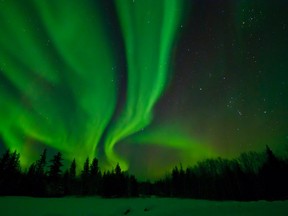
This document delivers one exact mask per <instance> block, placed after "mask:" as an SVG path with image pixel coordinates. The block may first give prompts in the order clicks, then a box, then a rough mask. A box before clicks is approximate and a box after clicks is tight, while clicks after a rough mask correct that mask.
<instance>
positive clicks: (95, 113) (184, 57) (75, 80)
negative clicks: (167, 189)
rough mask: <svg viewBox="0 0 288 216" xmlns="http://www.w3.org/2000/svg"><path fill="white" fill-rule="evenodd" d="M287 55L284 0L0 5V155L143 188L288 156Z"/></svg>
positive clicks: (27, 0)
mask: <svg viewBox="0 0 288 216" xmlns="http://www.w3.org/2000/svg"><path fill="white" fill-rule="evenodd" d="M287 50H288V1H286V0H275V1H271V0H234V1H233V0H191V1H188V0H115V1H112V0H111V1H110V0H109V1H105V0H103V1H100V0H99V1H97V0H75V1H69V3H68V1H64V0H63V1H59V0H50V1H40V0H15V1H11V0H1V1H0V153H3V151H4V149H5V148H10V149H11V150H17V151H19V152H20V153H21V162H22V164H23V166H26V167H27V166H29V165H30V164H31V163H32V162H33V161H34V160H35V159H37V158H38V157H39V154H40V153H41V152H42V151H43V149H44V148H45V147H47V148H48V151H50V152H56V151H61V152H62V153H63V155H64V158H65V159H66V160H67V162H69V161H71V160H72V159H73V158H76V160H77V161H78V163H82V162H83V161H84V160H85V159H86V157H87V156H89V157H90V158H92V157H98V158H99V159H100V164H101V166H102V168H103V169H108V168H109V169H110V168H111V167H112V166H115V164H116V163H117V162H119V163H120V165H121V167H122V168H123V169H124V170H129V172H131V173H133V174H136V175H137V176H138V177H141V178H155V177H160V176H163V175H164V174H165V173H166V172H167V171H169V170H170V169H171V168H172V167H173V166H175V165H178V164H180V163H181V164H183V166H187V165H193V164H195V163H197V162H198V161H199V160H203V159H206V158H211V157H218V156H221V157H225V158H233V157H237V156H238V155H239V154H240V153H242V152H247V151H263V150H264V148H265V146H266V145H269V146H270V147H271V148H272V150H274V151H275V152H276V153H277V154H280V155H283V156H284V155H288V53H287ZM81 166H82V165H81ZM80 168H81V167H80Z"/></svg>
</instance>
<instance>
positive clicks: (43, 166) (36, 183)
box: [0, 146, 288, 201]
mask: <svg viewBox="0 0 288 216" xmlns="http://www.w3.org/2000/svg"><path fill="white" fill-rule="evenodd" d="M77 166H78V164H77V163H76V161H75V160H73V161H72V163H71V164H70V166H69V167H68V169H66V170H65V171H63V158H62V154H61V153H60V152H58V153H57V154H55V155H54V156H53V158H51V159H50V160H48V159H47V150H46V149H45V150H44V151H43V152H42V154H41V155H40V157H39V159H38V160H37V161H35V162H34V163H32V164H31V165H30V167H29V168H28V169H27V170H25V171H24V170H23V169H22V168H21V166H20V154H19V153H17V152H16V151H14V152H11V151H9V150H7V151H6V152H5V153H4V154H3V155H2V156H1V157H0V195H2V196H3V195H4V196H8V195H9V196H10V195H14V196H15V195H16V196H34V197H62V196H70V195H76V196H92V195H100V196H102V197H138V196H151V195H156V196H163V197H181V198H193V199H211V200H243V201H247V200H260V199H265V200H279V199H287V198H288V173H287V172H288V160H287V159H281V158H279V157H277V156H275V154H274V153H273V152H272V150H271V149H270V148H269V147H268V146H267V147H266V150H265V152H263V153H256V152H249V153H243V154H241V155H240V157H238V158H237V159H233V160H227V159H222V158H217V159H208V160H205V161H202V162H199V163H197V165H195V166H193V167H189V168H186V169H183V167H182V166H181V165H180V166H178V167H177V166H176V167H175V168H174V169H173V170H172V171H171V173H170V174H168V175H167V176H166V177H165V178H163V179H161V180H158V181H156V182H153V183H151V182H148V181H147V182H139V181H137V179H136V178H135V176H133V175H129V174H128V173H127V172H123V171H122V170H121V167H120V166H119V164H117V165H116V167H115V168H114V169H113V170H111V171H105V172H102V171H101V170H100V168H99V165H98V159H97V158H94V159H93V160H92V161H90V160H89V158H87V159H86V161H85V163H84V164H83V165H80V166H81V167H82V171H81V173H80V174H79V175H77V173H76V168H77Z"/></svg>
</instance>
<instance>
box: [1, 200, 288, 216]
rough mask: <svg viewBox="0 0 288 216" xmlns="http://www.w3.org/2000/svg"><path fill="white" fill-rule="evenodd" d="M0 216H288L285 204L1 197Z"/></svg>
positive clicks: (281, 202) (285, 202)
mask: <svg viewBox="0 0 288 216" xmlns="http://www.w3.org/2000/svg"><path fill="white" fill-rule="evenodd" d="M0 215H1V216H2V215H3V216H10V215H13V216H15V215H29V216H30V215H31V216H32V215H37V216H39V215H44V216H62V215H63V216H64V215H67V216H68V215H69V216H73V215H75V216H76V215H88V216H105V215H109V216H114V215H137V216H142V215H145V216H153V215H159V216H160V215H161V216H162V215H163V216H169V215H177V216H178V215H179V216H186V215H189V216H191V215H197V216H198V215H209V216H211V215H213V216H215V215H221V216H223V215H243V216H244V215H245V216H248V215H253V216H257V215H261V216H263V215H273V216H278V215H288V201H275V202H267V201H257V202H234V201H228V202H216V201H206V200H190V199H176V198H175V199H174V198H136V199H132V198H131V199H102V198H98V197H85V198H75V197H66V198H30V197H0Z"/></svg>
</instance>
